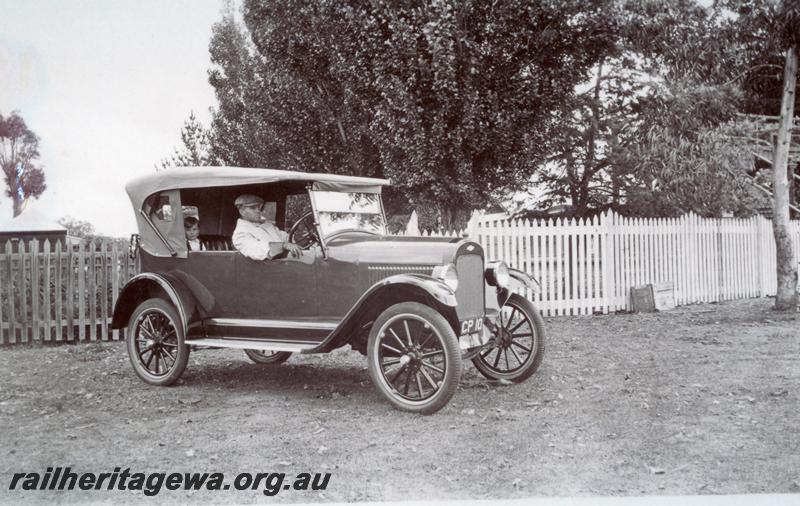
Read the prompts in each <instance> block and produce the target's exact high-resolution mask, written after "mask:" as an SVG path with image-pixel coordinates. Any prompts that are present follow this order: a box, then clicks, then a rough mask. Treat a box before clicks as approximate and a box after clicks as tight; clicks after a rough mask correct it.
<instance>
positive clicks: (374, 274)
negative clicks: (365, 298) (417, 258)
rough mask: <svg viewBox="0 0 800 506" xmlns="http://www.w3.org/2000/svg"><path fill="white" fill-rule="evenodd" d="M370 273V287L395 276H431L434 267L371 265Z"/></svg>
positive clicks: (368, 269)
mask: <svg viewBox="0 0 800 506" xmlns="http://www.w3.org/2000/svg"><path fill="white" fill-rule="evenodd" d="M367 271H368V272H369V283H370V285H372V284H375V283H377V282H378V281H380V280H382V279H384V278H388V277H389V276H394V275H395V274H426V275H428V276H430V275H431V274H432V273H433V266H432V265H370V266H369V267H368V268H367Z"/></svg>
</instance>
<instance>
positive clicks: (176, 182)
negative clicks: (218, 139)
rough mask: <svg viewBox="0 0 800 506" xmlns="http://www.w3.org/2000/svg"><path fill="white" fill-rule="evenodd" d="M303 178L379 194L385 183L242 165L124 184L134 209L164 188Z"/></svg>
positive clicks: (319, 186) (177, 171) (320, 185)
mask: <svg viewBox="0 0 800 506" xmlns="http://www.w3.org/2000/svg"><path fill="white" fill-rule="evenodd" d="M282 181H299V182H302V181H306V182H309V183H313V184H314V189H315V190H331V191H355V192H363V193H380V192H381V187H382V186H386V185H388V184H389V181H388V180H386V179H377V178H370V177H356V176H341V175H338V174H322V173H314V172H295V171H290V170H273V169H255V168H245V167H177V168H174V169H167V170H162V171H159V172H154V173H153V174H149V175H147V176H142V177H139V178H136V179H134V180H132V181H131V182H129V183H128V184H127V185H125V191H127V192H128V196H129V197H130V199H131V202H132V203H133V208H134V209H135V210H136V211H137V212H138V210H139V209H141V208H142V204H143V203H144V201H145V199H147V197H149V196H151V195H153V194H154V193H156V192H159V191H164V190H180V189H183V188H207V187H219V186H241V185H248V184H264V183H276V182H282Z"/></svg>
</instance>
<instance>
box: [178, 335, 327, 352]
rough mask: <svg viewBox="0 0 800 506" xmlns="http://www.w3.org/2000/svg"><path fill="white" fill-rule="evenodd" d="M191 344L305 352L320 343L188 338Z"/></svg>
mask: <svg viewBox="0 0 800 506" xmlns="http://www.w3.org/2000/svg"><path fill="white" fill-rule="evenodd" d="M186 344H187V345H189V346H208V347H209V348H235V349H239V350H260V351H288V352H290V353H303V352H304V351H307V350H311V349H314V348H316V347H317V346H318V345H319V343H307V342H305V343H301V342H285V341H273V342H270V341H256V340H251V339H215V338H202V339H187V340H186Z"/></svg>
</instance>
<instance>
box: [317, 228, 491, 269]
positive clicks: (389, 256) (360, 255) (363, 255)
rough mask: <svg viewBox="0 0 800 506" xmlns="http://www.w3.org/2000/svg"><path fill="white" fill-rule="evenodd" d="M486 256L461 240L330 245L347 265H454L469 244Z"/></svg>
mask: <svg viewBox="0 0 800 506" xmlns="http://www.w3.org/2000/svg"><path fill="white" fill-rule="evenodd" d="M467 243H468V244H469V245H474V248H473V250H477V251H479V252H481V253H482V250H481V248H480V246H479V245H478V244H477V243H475V242H473V241H470V240H468V239H462V238H460V237H406V236H380V237H375V236H362V235H357V236H356V235H353V236H346V237H339V238H337V239H336V240H334V241H332V242H331V243H330V244H329V245H328V251H329V254H330V256H331V258H333V259H336V260H342V261H347V262H358V263H366V264H391V265H441V264H446V263H450V262H452V261H453V259H454V258H455V256H456V252H457V251H458V250H459V249H460V248H462V247H464V246H465V244H467Z"/></svg>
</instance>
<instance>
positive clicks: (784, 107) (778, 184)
mask: <svg viewBox="0 0 800 506" xmlns="http://www.w3.org/2000/svg"><path fill="white" fill-rule="evenodd" d="M796 87H797V48H795V47H791V48H789V49H788V50H787V51H786V65H785V67H784V72H783V99H782V101H781V123H780V127H779V128H778V138H777V142H776V144H775V156H774V157H773V162H772V163H773V166H772V172H773V177H774V178H775V179H774V182H773V191H774V195H775V199H774V201H773V213H772V215H773V217H772V228H773V230H774V232H775V251H776V260H777V261H776V265H777V276H778V290H777V293H776V296H775V309H777V310H779V311H792V310H794V309H795V308H796V307H797V264H796V261H795V258H794V254H793V251H792V238H791V235H790V231H789V226H790V221H789V182H788V175H789V174H788V162H789V146H790V145H791V140H792V130H791V128H792V119H793V118H794V95H795V89H796Z"/></svg>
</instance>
